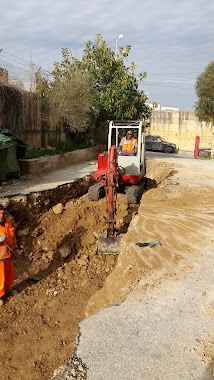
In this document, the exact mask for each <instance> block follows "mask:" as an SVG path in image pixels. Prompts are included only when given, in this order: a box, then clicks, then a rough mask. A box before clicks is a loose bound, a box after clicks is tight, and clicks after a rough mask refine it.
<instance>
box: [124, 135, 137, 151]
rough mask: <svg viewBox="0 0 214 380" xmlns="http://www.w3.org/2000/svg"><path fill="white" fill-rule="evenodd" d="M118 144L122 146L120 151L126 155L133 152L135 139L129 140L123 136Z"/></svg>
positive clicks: (135, 143) (135, 145)
mask: <svg viewBox="0 0 214 380" xmlns="http://www.w3.org/2000/svg"><path fill="white" fill-rule="evenodd" d="M120 146H121V147H122V153H124V154H127V155H128V154H130V153H134V150H135V149H136V147H137V139H134V138H133V139H131V140H128V139H127V138H126V137H123V138H122V140H121V142H120Z"/></svg>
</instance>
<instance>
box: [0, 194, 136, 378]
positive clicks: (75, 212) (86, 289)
mask: <svg viewBox="0 0 214 380" xmlns="http://www.w3.org/2000/svg"><path fill="white" fill-rule="evenodd" d="M118 203H119V204H120V207H118V213H117V228H118V230H120V231H121V232H124V231H126V229H127V227H128V223H129V222H130V220H131V218H132V214H133V212H134V211H135V210H136V207H133V208H132V207H128V205H127V204H126V203H125V195H123V194H119V195H118ZM26 217H27V223H26V224H24V223H22V225H21V226H20V227H19V231H18V235H23V234H24V236H21V237H20V238H19V243H20V246H21V247H22V248H23V249H24V252H23V253H20V255H19V257H18V258H16V259H15V260H14V261H15V267H16V281H15V285H14V289H15V290H17V291H18V294H16V295H14V296H12V297H8V298H7V300H6V303H5V305H4V306H3V307H2V308H1V310H0V312H1V346H2V347H4V349H3V350H1V352H0V360H1V363H2V364H1V368H0V378H1V380H3V379H4V380H6V379H7V380H8V379H23V380H25V379H26V380H27V379H32V380H34V379H48V378H50V376H51V375H52V374H53V370H54V369H55V368H56V367H58V366H59V365H61V364H62V363H65V362H66V361H67V360H68V358H69V357H70V356H71V353H72V351H73V349H74V344H75V338H76V336H77V333H78V324H79V322H80V321H81V320H82V319H83V318H84V317H85V307H86V304H87V301H88V299H89V298H90V296H91V295H92V294H93V293H95V292H96V291H97V290H99V289H100V288H101V287H102V286H103V283H104V281H105V279H106V277H107V276H108V274H109V273H110V272H111V271H112V269H113V267H114V265H115V260H116V258H115V257H114V256H100V255H98V254H97V235H98V233H99V232H103V231H105V229H106V201H105V199H103V200H100V201H99V202H91V201H89V200H88V199H87V195H84V196H83V197H81V198H79V199H78V200H76V201H75V200H73V201H70V202H67V203H66V205H65V207H64V210H63V212H62V213H61V214H55V213H54V212H53V210H52V209H50V210H49V211H47V212H44V213H43V214H42V213H41V214H38V216H36V215H33V213H32V211H31V213H30V216H29V215H26ZM31 220H32V223H31ZM28 230H29V231H28ZM68 254H69V255H68ZM67 255H68V256H67ZM65 256H67V257H65ZM29 275H37V276H39V277H40V278H42V280H41V281H39V282H37V283H35V282H33V281H30V280H29V279H28V277H29ZM11 346H12V347H13V349H12V350H11Z"/></svg>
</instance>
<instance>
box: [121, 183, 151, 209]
mask: <svg viewBox="0 0 214 380" xmlns="http://www.w3.org/2000/svg"><path fill="white" fill-rule="evenodd" d="M145 187H146V183H145V182H144V181H141V182H140V183H139V184H138V185H132V186H130V187H129V188H128V190H127V192H126V199H127V203H129V204H137V203H139V202H140V200H141V197H142V195H143V192H144V190H145Z"/></svg>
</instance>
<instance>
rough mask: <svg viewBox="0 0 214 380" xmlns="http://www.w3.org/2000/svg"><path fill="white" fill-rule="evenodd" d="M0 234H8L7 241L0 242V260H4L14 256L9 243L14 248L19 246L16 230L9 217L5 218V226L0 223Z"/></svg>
mask: <svg viewBox="0 0 214 380" xmlns="http://www.w3.org/2000/svg"><path fill="white" fill-rule="evenodd" d="M0 235H6V240H5V242H1V243H0V262H2V261H7V260H8V259H10V258H11V257H12V252H11V251H10V249H9V248H8V247H7V245H9V247H10V248H11V249H12V250H13V249H16V248H17V242H16V237H15V230H14V227H13V225H12V223H11V221H10V220H9V219H8V218H6V219H5V221H4V226H2V225H1V224H0ZM5 243H6V244H5Z"/></svg>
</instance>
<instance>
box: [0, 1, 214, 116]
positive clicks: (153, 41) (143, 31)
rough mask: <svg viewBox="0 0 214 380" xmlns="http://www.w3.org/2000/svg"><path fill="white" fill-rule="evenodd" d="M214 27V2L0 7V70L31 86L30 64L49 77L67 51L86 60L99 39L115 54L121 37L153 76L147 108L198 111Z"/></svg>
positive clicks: (54, 3)
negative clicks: (88, 46) (198, 87)
mask: <svg viewBox="0 0 214 380" xmlns="http://www.w3.org/2000/svg"><path fill="white" fill-rule="evenodd" d="M213 20H214V1H212V0H203V1H202V0H185V1H184V0H162V1H159V0H150V1H148V0H147V1H142V0H132V1H128V0H117V1H112V0H93V1H90V2H89V1H86V0H79V1H70V0H60V1H53V0H52V1H51V0H43V1H41V0H28V1H24V0H19V1H17V0H10V1H8V0H7V1H5V0H2V1H1V23H0V49H3V50H2V52H1V53H0V66H2V67H7V68H8V69H9V73H10V76H11V78H12V79H13V78H20V79H24V80H27V78H28V77H29V75H30V66H29V64H28V63H29V62H30V60H31V57H32V61H33V63H35V64H36V65H38V66H39V67H40V66H41V67H42V68H43V69H44V70H49V71H50V70H51V69H52V67H53V63H54V61H56V60H57V61H58V60H60V58H61V48H62V47H68V48H69V49H70V50H71V51H72V53H73V54H74V55H76V56H77V57H78V58H81V54H82V50H83V48H84V44H85V42H86V41H87V40H89V39H90V40H92V41H94V39H95V36H96V34H98V33H102V35H103V38H104V39H105V40H106V41H107V43H108V44H109V46H110V47H111V48H112V49H115V42H116V40H117V38H118V36H119V34H123V39H121V40H120V41H119V42H120V44H122V45H123V44H124V45H126V44H130V45H131V46H132V52H131V55H130V58H129V62H130V63H131V61H134V62H135V63H136V65H137V71H138V72H141V71H146V72H147V74H148V77H147V80H146V81H145V83H144V84H143V89H144V90H145V91H146V93H147V94H148V96H149V101H150V102H153V101H156V102H158V103H161V104H162V105H170V106H174V107H179V108H180V109H183V110H188V109H193V108H194V103H195V101H196V97H195V91H194V83H195V79H196V77H197V75H199V74H200V73H201V72H202V71H203V70H204V68H205V67H206V66H207V64H208V63H209V62H210V61H212V60H213V59H214V45H213V37H214V22H213ZM23 60H24V61H23Z"/></svg>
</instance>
